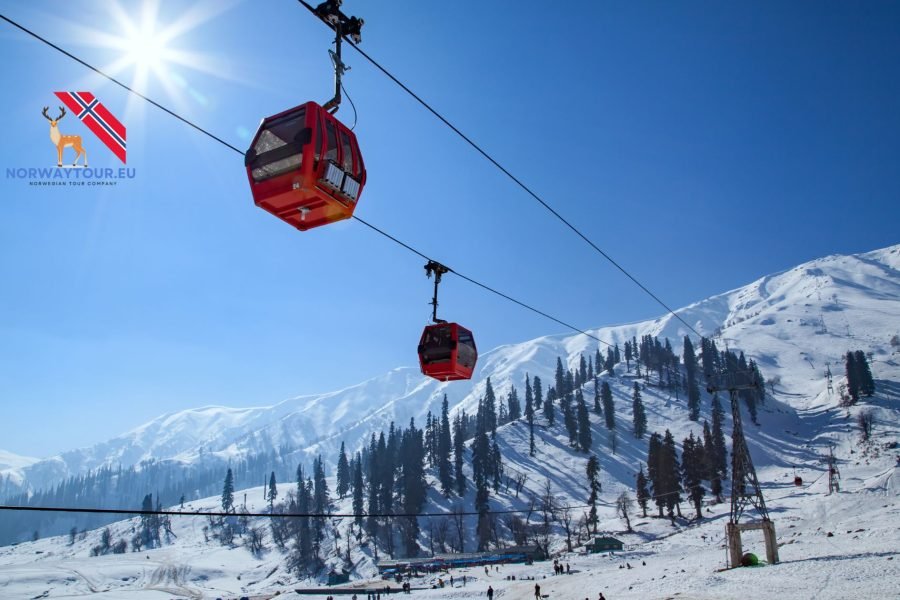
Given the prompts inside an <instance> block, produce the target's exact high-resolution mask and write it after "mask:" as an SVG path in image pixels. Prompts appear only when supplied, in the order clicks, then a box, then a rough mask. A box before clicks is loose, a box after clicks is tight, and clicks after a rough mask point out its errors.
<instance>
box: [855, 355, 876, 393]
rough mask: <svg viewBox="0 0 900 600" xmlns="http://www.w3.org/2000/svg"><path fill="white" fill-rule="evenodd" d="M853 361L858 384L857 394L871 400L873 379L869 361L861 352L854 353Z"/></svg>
mask: <svg viewBox="0 0 900 600" xmlns="http://www.w3.org/2000/svg"><path fill="white" fill-rule="evenodd" d="M853 359H854V361H853V362H854V363H855V366H856V373H857V375H856V378H857V381H858V382H859V393H860V394H862V395H863V396H865V397H867V398H871V397H872V396H873V395H874V394H875V378H874V377H872V370H871V369H870V368H869V361H868V360H867V359H866V355H865V353H864V352H863V351H862V350H857V351H856V352H854V353H853Z"/></svg>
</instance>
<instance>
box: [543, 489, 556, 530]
mask: <svg viewBox="0 0 900 600" xmlns="http://www.w3.org/2000/svg"><path fill="white" fill-rule="evenodd" d="M541 514H542V515H543V516H544V526H545V527H547V528H549V527H550V523H551V522H553V521H555V520H556V498H555V497H554V496H553V491H552V490H551V489H550V479H549V478H548V479H547V480H546V481H545V482H544V495H543V497H541Z"/></svg>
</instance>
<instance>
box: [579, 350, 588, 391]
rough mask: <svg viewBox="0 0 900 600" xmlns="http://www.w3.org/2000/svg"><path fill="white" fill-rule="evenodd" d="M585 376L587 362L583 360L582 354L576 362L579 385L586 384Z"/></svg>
mask: <svg viewBox="0 0 900 600" xmlns="http://www.w3.org/2000/svg"><path fill="white" fill-rule="evenodd" d="M587 375H588V373H587V361H586V360H584V354H582V355H581V358H580V359H579V360H578V381H579V382H580V385H584V384H585V383H587Z"/></svg>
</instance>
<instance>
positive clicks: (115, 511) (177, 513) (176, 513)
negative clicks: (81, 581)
mask: <svg viewBox="0 0 900 600" xmlns="http://www.w3.org/2000/svg"><path fill="white" fill-rule="evenodd" d="M696 487H701V486H699V485H698V486H696ZM690 489H693V488H679V489H677V490H673V491H671V492H666V493H663V494H656V495H653V496H648V497H647V500H655V499H657V498H664V497H666V496H670V495H672V494H679V493H682V492H688V490H690ZM596 505H597V506H606V507H610V508H616V507H617V506H618V503H617V502H609V501H605V500H600V499H599V498H598V499H597V502H596ZM590 507H591V505H590V504H576V505H570V506H553V508H552V509H545V508H543V507H542V506H539V505H535V506H532V507H529V508H513V509H508V510H488V511H486V513H481V512H478V511H463V512H452V511H451V512H429V513H372V514H369V513H270V512H265V513H252V512H241V513H237V512H224V511H202V510H201V511H189V510H137V509H136V510H128V509H126V508H76V507H71V506H14V505H0V510H8V511H13V512H29V511H31V512H62V513H86V514H110V515H132V516H139V515H169V516H173V517H234V516H244V517H267V518H274V517H284V518H313V517H332V518H336V519H337V518H340V519H353V518H357V517H365V518H369V517H374V518H379V519H384V518H393V517H406V518H409V517H425V518H430V517H452V516H454V515H462V516H464V517H472V516H478V515H481V514H489V515H514V514H521V513H540V512H544V511H545V510H546V511H547V512H556V511H564V510H579V509H584V508H590Z"/></svg>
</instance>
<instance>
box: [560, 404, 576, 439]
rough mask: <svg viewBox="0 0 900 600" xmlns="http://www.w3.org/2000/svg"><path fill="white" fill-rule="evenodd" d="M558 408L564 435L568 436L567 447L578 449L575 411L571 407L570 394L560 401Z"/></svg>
mask: <svg viewBox="0 0 900 600" xmlns="http://www.w3.org/2000/svg"><path fill="white" fill-rule="evenodd" d="M560 404H561V406H560V408H561V409H562V414H563V424H564V425H565V426H566V433H568V434H569V445H570V446H572V447H573V448H577V447H578V420H577V419H576V418H575V409H574V408H573V407H572V394H566V395H565V396H563V397H562V398H561V399H560Z"/></svg>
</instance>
